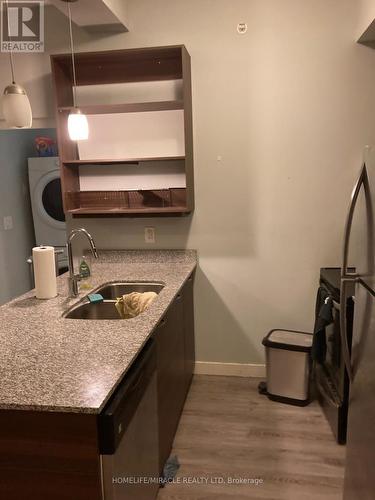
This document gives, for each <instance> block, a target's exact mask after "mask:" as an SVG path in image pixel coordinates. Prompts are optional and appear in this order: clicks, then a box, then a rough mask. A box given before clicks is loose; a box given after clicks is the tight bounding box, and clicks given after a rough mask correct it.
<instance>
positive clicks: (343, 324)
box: [340, 163, 368, 382]
mask: <svg viewBox="0 0 375 500" xmlns="http://www.w3.org/2000/svg"><path fill="white" fill-rule="evenodd" d="M367 183H368V177H367V168H366V164H365V163H364V164H363V165H362V168H361V171H360V174H359V177H358V180H357V182H356V184H355V186H354V189H353V192H352V197H351V201H350V206H349V210H348V214H347V217H346V223H345V232H344V243H343V249H342V267H341V287H340V303H341V304H340V305H341V307H340V335H341V345H342V352H343V357H344V361H345V366H346V371H347V372H348V376H349V379H350V381H351V382H352V381H353V369H352V363H351V359H350V358H351V356H350V348H349V344H348V331H347V328H348V325H347V300H348V296H347V285H348V283H353V282H356V281H357V279H358V274H356V273H350V272H348V267H349V266H348V260H349V247H350V236H351V232H352V225H353V217H354V213H355V209H356V206H357V201H358V196H359V193H360V192H361V188H362V186H363V187H364V189H365V192H366V194H367V185H368V184H367Z"/></svg>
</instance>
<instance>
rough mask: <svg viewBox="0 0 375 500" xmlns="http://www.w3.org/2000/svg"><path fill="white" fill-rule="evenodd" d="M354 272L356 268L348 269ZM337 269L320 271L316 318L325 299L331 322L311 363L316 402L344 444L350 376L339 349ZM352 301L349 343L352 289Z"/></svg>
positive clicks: (349, 314) (351, 325)
mask: <svg viewBox="0 0 375 500" xmlns="http://www.w3.org/2000/svg"><path fill="white" fill-rule="evenodd" d="M351 271H352V272H355V269H354V268H353V269H351ZM340 278H341V269H340V268H332V267H327V268H322V269H321V270H320V286H319V291H318V298H317V304H316V311H317V315H318V314H319V311H320V310H321V307H323V305H324V303H325V302H326V300H327V297H328V298H329V299H330V301H329V303H330V304H331V308H332V309H331V312H332V318H331V319H332V321H329V324H327V326H325V328H324V331H323V332H322V333H323V336H324V339H323V340H324V344H325V349H324V354H323V356H322V358H321V359H320V360H319V361H315V363H314V374H315V377H314V378H315V385H316V389H317V395H318V400H319V402H320V404H321V406H322V408H323V411H324V413H325V415H326V417H327V419H328V421H329V423H330V425H331V428H332V431H333V433H334V435H335V437H336V440H337V442H338V443H340V444H345V442H346V429H347V418H348V404H349V384H350V382H349V377H348V375H347V373H346V369H345V362H344V358H343V353H342V349H341V334H340ZM350 296H351V298H349V299H348V303H347V325H348V340H349V345H350V344H351V338H352V328H353V312H354V300H353V298H352V297H354V286H353V288H352V290H351V291H350Z"/></svg>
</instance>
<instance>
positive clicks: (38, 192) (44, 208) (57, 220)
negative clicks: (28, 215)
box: [34, 170, 65, 230]
mask: <svg viewBox="0 0 375 500" xmlns="http://www.w3.org/2000/svg"><path fill="white" fill-rule="evenodd" d="M34 201H35V203H36V207H37V211H38V215H39V217H40V218H41V219H42V220H43V222H45V223H46V224H48V225H49V226H51V227H53V228H55V229H62V230H64V229H65V214H64V209H63V202H62V192H61V180H60V171H59V170H53V171H52V172H48V174H46V175H44V176H43V177H41V178H40V180H39V182H38V184H37V185H36V186H35V190H34Z"/></svg>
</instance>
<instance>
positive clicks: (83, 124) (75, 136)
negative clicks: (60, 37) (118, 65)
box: [62, 0, 89, 141]
mask: <svg viewBox="0 0 375 500" xmlns="http://www.w3.org/2000/svg"><path fill="white" fill-rule="evenodd" d="M62 1H63V2H66V3H67V4H68V19H69V35H70V50H71V54H72V72H73V106H74V109H73V110H72V111H71V112H70V114H69V116H68V132H69V137H70V138H71V140H72V141H84V140H87V139H88V138H89V124H88V122H87V117H86V115H84V114H83V113H82V112H81V110H80V109H79V108H78V106H77V76H76V64H75V57H74V43H73V28H72V13H71V9H70V4H71V3H72V2H76V1H77V0H62Z"/></svg>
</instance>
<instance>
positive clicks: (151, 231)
mask: <svg viewBox="0 0 375 500" xmlns="http://www.w3.org/2000/svg"><path fill="white" fill-rule="evenodd" d="M145 242H146V243H155V228H154V227H145Z"/></svg>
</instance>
